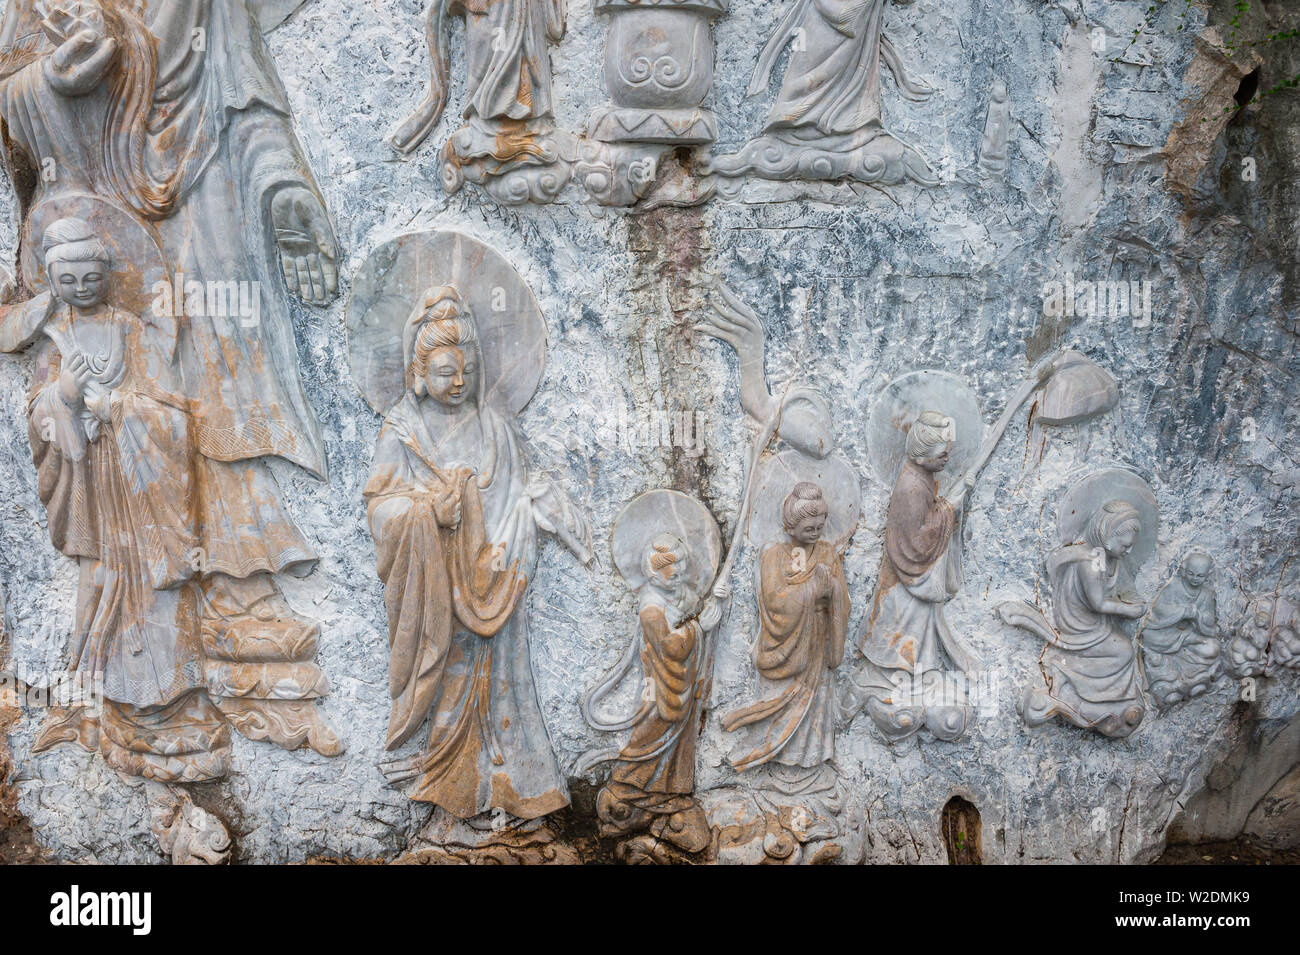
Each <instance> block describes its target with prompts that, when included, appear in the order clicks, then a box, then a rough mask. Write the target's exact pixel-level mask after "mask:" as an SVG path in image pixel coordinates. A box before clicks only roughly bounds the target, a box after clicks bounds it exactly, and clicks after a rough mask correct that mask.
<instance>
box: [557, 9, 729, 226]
mask: <svg viewBox="0 0 1300 955" xmlns="http://www.w3.org/2000/svg"><path fill="white" fill-rule="evenodd" d="M727 3H728V0H597V2H596V5H595V10H596V12H597V13H601V14H605V15H607V16H608V17H609V32H608V34H607V35H606V38H605V67H604V74H605V86H606V89H607V90H608V92H609V96H610V99H611V101H612V102H610V103H609V104H608V105H606V106H602V107H600V108H598V109H596V110H595V111H594V112H593V113H592V114H591V118H590V120H589V121H588V123H587V137H588V141H587V142H586V143H584V148H583V153H584V155H583V160H584V162H583V164H582V167H581V169H580V173H581V175H582V178H583V185H584V186H585V187H586V189H587V192H588V193H589V194H590V195H591V196H592V198H594V199H595V200H596V201H597V202H598V203H600V204H602V205H630V204H632V203H633V202H636V201H637V199H639V198H640V197H641V196H643V195H644V194H645V193H646V191H647V190H648V189H649V186H650V184H651V183H653V182H654V181H655V179H656V178H657V172H658V170H657V166H658V161H659V159H660V158H661V157H662V156H663V154H664V153H665V152H667V149H668V148H669V147H681V146H685V147H695V146H703V145H707V144H709V143H712V142H713V141H714V140H715V139H716V138H717V135H718V123H717V119H716V117H715V116H714V115H713V113H712V112H711V111H710V110H708V109H705V108H704V106H703V105H702V104H703V103H704V98H705V97H706V96H707V95H708V92H709V88H710V87H711V86H712V85H713V34H712V32H711V27H710V24H711V23H712V21H713V20H714V19H716V18H718V17H720V16H722V15H723V14H725V13H726V12H727Z"/></svg>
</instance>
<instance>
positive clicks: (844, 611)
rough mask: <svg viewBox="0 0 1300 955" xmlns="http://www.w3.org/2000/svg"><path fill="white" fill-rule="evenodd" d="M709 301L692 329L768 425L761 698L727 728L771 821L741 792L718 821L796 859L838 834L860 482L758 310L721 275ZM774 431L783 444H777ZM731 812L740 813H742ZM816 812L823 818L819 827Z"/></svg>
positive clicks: (757, 461) (758, 659)
mask: <svg viewBox="0 0 1300 955" xmlns="http://www.w3.org/2000/svg"><path fill="white" fill-rule="evenodd" d="M711 305H712V310H711V312H710V314H708V315H707V317H706V318H705V319H704V320H703V321H701V322H699V323H698V324H696V325H695V330H696V331H700V332H703V333H705V334H707V335H710V336H712V337H714V338H717V339H718V340H719V341H722V342H725V343H727V344H728V345H730V346H731V347H732V348H733V349H734V350H735V351H736V354H737V357H738V358H739V366H740V400H741V407H742V408H743V410H744V411H745V412H746V414H747V415H748V416H749V417H750V418H751V420H753V421H754V422H755V423H756V424H757V425H758V426H759V428H760V434H759V437H758V439H757V440H756V442H755V444H754V448H753V453H752V454H751V458H752V459H753V460H752V461H751V464H750V480H749V481H747V488H746V497H745V500H744V501H742V513H741V519H742V520H743V519H744V517H745V516H746V515H747V516H748V521H747V528H746V530H747V534H748V537H749V539H750V541H752V542H753V543H754V544H755V545H756V546H757V547H758V548H759V560H758V564H757V566H756V567H755V572H756V576H757V578H758V587H757V591H758V596H759V622H760V633H759V636H758V639H757V642H756V643H755V644H754V646H753V648H752V651H753V657H754V663H755V668H756V669H757V671H758V677H759V695H760V697H761V699H760V700H759V701H757V702H755V703H753V704H751V705H750V706H747V707H743V708H741V709H740V710H737V711H736V712H733V713H730V714H728V715H726V716H725V717H724V718H723V728H724V730H725V731H726V732H728V733H735V734H736V737H737V738H736V744H735V748H734V750H733V753H732V755H731V762H732V765H733V766H734V767H735V768H736V769H737V770H739V771H741V772H747V771H751V770H758V775H759V778H758V779H757V780H755V781H753V782H751V785H753V786H755V787H757V788H756V790H755V795H754V796H753V799H757V800H759V802H760V803H761V805H762V806H763V807H764V808H763V810H762V814H763V816H764V818H767V820H768V823H767V824H765V826H764V827H763V829H762V832H761V834H760V833H758V830H753V831H751V830H752V827H751V826H750V825H749V824H748V822H746V821H745V820H746V818H747V816H746V814H747V813H748V812H749V811H750V810H751V809H752V807H749V808H746V806H747V805H748V803H746V802H745V800H744V799H742V800H741V803H740V804H739V805H737V804H735V803H736V801H735V800H734V799H731V800H728V799H722V798H720V799H719V801H718V811H719V813H720V822H719V826H720V830H721V831H723V832H724V833H730V835H724V836H723V837H722V839H723V842H724V843H729V842H731V841H734V840H735V839H739V838H741V836H742V835H743V834H745V833H749V834H750V835H755V836H756V837H757V836H758V835H761V838H762V840H764V842H765V844H768V845H769V847H770V846H776V847H777V849H778V850H779V851H777V854H776V855H775V856H773V858H779V859H780V860H781V861H791V859H792V858H798V857H801V856H802V854H803V853H802V850H800V851H798V852H796V851H795V850H796V848H797V847H798V846H801V845H803V843H804V842H806V841H808V840H809V839H827V838H833V837H834V836H835V835H837V834H838V827H837V823H836V821H835V817H836V815H837V814H838V812H839V810H840V809H841V808H842V802H843V799H842V793H841V791H840V786H839V781H838V779H837V776H836V773H835V768H834V765H833V763H832V760H833V759H834V755H835V722H836V715H837V713H836V706H835V683H834V670H835V668H836V667H838V666H839V664H840V662H841V660H842V659H843V655H844V640H845V636H846V630H847V627H848V614H849V594H848V585H847V582H846V580H845V577H844V568H843V554H844V550H845V549H846V548H847V547H848V543H849V539H850V538H851V537H852V535H853V532H854V529H855V528H856V527H857V523H858V516H859V513H860V512H861V504H862V502H861V491H860V490H859V488H858V479H857V475H856V473H855V472H854V470H853V468H852V466H851V465H850V464H849V463H848V461H847V460H846V459H845V458H844V456H843V455H842V454H840V453H839V452H838V451H837V450H836V446H835V439H834V427H833V421H832V418H831V410H830V405H829V404H828V403H827V401H826V399H825V397H824V396H823V395H822V394H821V393H820V392H819V391H817V390H816V389H814V388H811V387H808V386H804V385H795V384H793V383H791V384H789V385H788V386H787V387H786V388H785V389H784V390H783V391H782V393H781V395H780V396H779V397H778V396H777V395H774V394H773V393H772V392H771V391H770V390H769V388H768V383H767V376H766V371H765V365H766V361H765V341H764V333H763V326H762V324H761V322H760V321H759V320H758V317H757V315H755V313H754V311H753V310H752V309H751V308H750V307H749V306H748V305H746V304H745V303H744V302H743V301H742V300H741V299H740V298H739V297H738V296H737V295H736V294H735V293H734V292H733V291H732V290H731V289H729V288H727V287H726V285H724V284H722V283H721V282H718V283H715V287H714V292H713V295H712V297H711ZM774 440H779V441H780V442H781V444H783V445H784V446H785V447H784V450H782V451H780V452H779V453H770V452H769V450H768V448H769V445H770V444H771V443H772V442H773V441H774ZM733 549H734V548H733ZM753 799H750V800H749V801H750V802H752V801H753ZM729 813H731V814H734V813H739V816H737V817H736V818H735V819H734V820H733V819H732V818H731V815H729ZM792 814H793V815H792ZM814 818H815V819H819V820H820V824H818V825H812V824H811V822H810V820H812V819H814ZM795 823H799V824H798V825H796V824H795ZM792 826H793V828H792ZM777 833H781V835H780V836H778V835H777ZM781 847H784V848H783V849H782V848H781ZM733 848H736V849H737V851H740V850H739V849H738V847H737V846H733ZM764 851H765V852H766V849H765V850H764ZM769 854H770V853H769ZM812 854H813V855H816V854H817V851H814V852H813V853H812Z"/></svg>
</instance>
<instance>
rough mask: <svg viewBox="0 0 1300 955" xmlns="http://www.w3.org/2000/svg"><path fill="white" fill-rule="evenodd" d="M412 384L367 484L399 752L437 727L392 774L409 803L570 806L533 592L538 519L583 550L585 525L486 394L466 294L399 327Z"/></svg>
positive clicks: (444, 295) (468, 808)
mask: <svg viewBox="0 0 1300 955" xmlns="http://www.w3.org/2000/svg"><path fill="white" fill-rule="evenodd" d="M403 354H404V355H406V356H408V359H409V363H408V366H407V389H406V393H405V394H404V395H403V397H402V398H401V399H400V400H399V401H398V402H397V404H396V405H394V406H393V408H392V409H391V410H390V411H389V413H388V414H387V416H386V417H385V419H384V424H383V427H382V429H381V430H380V434H379V439H378V442H377V444H376V447H375V458H374V463H373V465H372V467H371V474H370V480H369V482H368V483H367V484H366V488H365V491H364V494H365V498H366V502H367V507H368V514H369V519H370V528H371V533H372V535H373V537H374V539H375V549H376V554H377V556H378V561H379V576H380V578H381V579H382V580H383V581H384V590H385V601H386V604H387V608H388V626H389V665H388V673H389V692H390V694H391V696H392V699H393V708H392V712H391V715H390V718H389V723H388V736H387V748H388V749H389V750H395V749H397V748H399V747H400V746H402V745H403V744H404V743H405V742H406V741H407V740H409V739H411V738H412V737H413V736H415V734H416V733H417V732H418V731H419V730H420V729H421V727H422V726H423V725H424V724H425V722H426V720H427V722H428V726H429V735H428V741H427V743H426V744H425V745H424V746H423V747H422V748H421V750H420V751H419V752H418V753H417V754H416V755H415V756H413V757H410V758H400V759H393V760H391V761H389V762H388V763H386V764H384V766H383V767H382V768H383V769H384V772H385V774H386V775H387V776H388V778H389V780H390V782H392V783H393V784H395V785H400V786H402V787H403V788H404V789H405V791H406V792H407V793H408V795H410V797H411V798H412V799H417V800H421V801H425V802H431V803H435V804H437V805H439V806H441V807H443V808H444V809H446V810H447V811H448V812H450V813H452V814H453V815H454V816H456V817H458V818H461V819H469V818H471V817H474V816H476V815H478V814H480V813H484V812H488V811H490V810H493V809H501V810H504V811H505V812H507V813H509V814H510V815H512V816H515V817H517V818H520V819H535V818H538V817H540V816H544V815H546V814H547V813H550V812H554V811H555V810H556V809H559V808H561V807H563V806H566V805H568V802H569V795H568V788H567V786H566V784H565V780H564V777H563V775H561V773H560V771H559V767H558V766H557V764H556V760H555V754H554V752H553V751H552V749H551V740H550V736H549V735H548V733H547V730H546V724H545V723H544V722H543V719H542V712H541V707H540V705H539V703H538V700H537V691H536V687H535V685H534V681H533V673H532V664H531V657H530V651H529V634H528V616H527V609H526V607H525V605H524V602H523V600H524V594H525V590H526V588H527V586H528V584H529V582H530V581H531V580H532V578H533V575H534V573H535V571H536V567H537V545H538V531H539V528H541V529H545V530H548V531H550V532H552V533H556V534H557V535H558V536H559V537H560V538H561V539H562V540H565V541H566V542H567V543H569V545H570V546H571V547H573V548H574V549H575V551H576V552H577V553H578V554H579V556H580V557H582V558H584V559H585V558H586V556H587V555H586V544H585V542H586V541H587V540H588V539H589V537H588V535H589V531H588V530H587V528H586V524H585V522H584V521H583V520H582V519H581V517H580V516H579V515H578V514H577V513H576V512H575V511H574V510H573V509H572V507H571V506H570V505H569V503H568V502H567V500H565V499H564V498H563V496H562V493H561V492H560V491H559V489H558V488H556V487H555V486H554V485H553V484H551V483H550V482H549V481H546V480H536V479H532V478H530V474H529V467H528V463H527V460H526V458H525V455H524V449H523V447H522V445H521V443H520V440H519V438H518V436H517V435H516V434H515V431H514V427H513V424H512V422H511V421H510V420H509V419H508V418H506V417H505V416H504V415H503V414H502V413H501V412H500V411H498V410H497V409H496V408H495V407H493V406H492V405H491V404H488V403H486V402H485V400H484V395H485V393H486V390H485V387H484V371H483V362H482V353H481V349H480V347H479V333H478V331H477V328H476V325H475V320H474V317H473V315H472V313H471V312H470V310H469V308H468V306H467V305H466V303H465V302H464V301H463V300H462V298H461V296H460V294H459V293H458V292H457V291H456V289H455V288H454V287H451V286H441V287H437V288H434V289H431V290H429V291H428V292H427V293H426V295H425V296H424V298H423V299H422V300H421V302H420V303H419V304H418V305H417V307H416V308H415V310H414V311H413V312H412V314H411V317H410V319H409V320H408V322H407V325H406V329H405V333H404V335H403Z"/></svg>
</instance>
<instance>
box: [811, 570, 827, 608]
mask: <svg viewBox="0 0 1300 955" xmlns="http://www.w3.org/2000/svg"><path fill="white" fill-rule="evenodd" d="M813 592H814V593H815V594H816V595H817V599H818V600H829V599H830V595H831V572H830V569H829V568H828V567H827V566H826V565H825V564H818V565H817V566H815V567H814V568H813Z"/></svg>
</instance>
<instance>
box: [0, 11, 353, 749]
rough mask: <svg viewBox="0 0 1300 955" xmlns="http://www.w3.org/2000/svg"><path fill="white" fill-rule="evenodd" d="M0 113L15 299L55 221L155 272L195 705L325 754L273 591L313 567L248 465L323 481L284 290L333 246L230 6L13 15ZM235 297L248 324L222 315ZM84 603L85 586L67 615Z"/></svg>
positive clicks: (291, 621) (154, 370)
mask: <svg viewBox="0 0 1300 955" xmlns="http://www.w3.org/2000/svg"><path fill="white" fill-rule="evenodd" d="M0 117H3V121H4V123H3V128H4V135H5V146H6V147H7V148H6V150H5V158H6V161H7V162H8V163H9V167H10V170H9V171H10V175H11V180H12V181H13V182H14V183H16V184H17V185H18V192H19V195H18V199H19V207H20V209H21V212H22V215H23V217H24V223H25V225H24V248H25V255H24V259H23V263H22V265H23V269H22V276H21V283H20V291H26V292H29V293H37V292H39V291H40V289H41V288H42V286H43V285H44V284H45V282H46V277H45V274H44V273H45V266H44V264H43V263H42V262H41V260H40V259H41V257H40V256H39V255H37V254H35V252H34V250H35V249H38V248H39V247H40V236H41V234H42V233H43V232H44V230H45V226H46V225H47V224H48V223H50V222H51V221H53V220H54V219H56V218H59V217H60V216H61V215H66V212H64V211H62V210H67V209H69V208H75V209H78V210H95V209H98V210H101V211H103V210H108V211H109V212H111V215H108V219H113V217H116V221H119V222H121V223H123V224H124V227H123V231H124V232H131V233H133V234H134V233H138V234H139V235H142V236H144V237H146V239H147V241H148V242H149V243H150V245H151V247H152V248H153V251H154V253H155V254H156V255H157V256H158V257H159V258H160V260H161V261H162V262H163V264H164V266H165V274H164V280H163V281H162V282H161V283H159V285H158V287H157V289H155V290H154V296H155V302H154V308H153V311H154V312H155V316H154V317H160V316H166V317H167V318H168V319H169V320H170V322H171V324H172V326H173V328H174V331H173V339H172V340H171V341H168V342H166V343H165V346H164V347H162V348H161V350H160V351H159V353H158V354H157V355H156V356H155V359H156V360H155V361H154V363H153V366H151V368H150V374H151V375H153V376H154V377H155V378H159V377H165V376H169V375H170V376H174V378H175V381H176V385H175V389H176V392H177V393H178V394H179V396H180V397H181V398H183V404H184V408H185V409H186V412H187V414H188V419H187V420H188V425H187V428H188V437H187V443H186V447H187V448H189V449H190V455H191V457H190V467H189V468H188V469H187V471H190V472H192V473H191V477H192V482H191V484H190V485H189V487H188V489H187V498H186V499H187V501H189V502H190V506H192V507H193V508H194V509H195V513H194V517H193V522H194V524H195V526H196V527H198V528H201V529H202V539H201V540H199V541H198V542H197V546H196V547H195V548H193V549H192V550H191V552H189V553H187V554H185V555H184V558H185V559H186V560H188V561H189V562H190V564H191V565H192V568H193V569H194V570H195V571H196V574H195V579H196V581H197V582H198V583H199V585H200V592H199V594H197V595H196V597H197V599H198V600H199V604H200V606H199V609H198V611H197V612H196V613H194V614H190V615H188V616H184V617H182V618H178V620H177V622H176V626H178V627H183V628H185V629H186V631H187V632H186V634H185V639H186V640H188V641H199V640H201V642H202V646H203V657H204V665H203V670H204V680H205V683H206V686H207V689H208V693H209V696H210V697H211V699H212V700H213V702H214V703H215V704H216V705H217V706H218V707H219V708H220V709H221V711H222V714H223V715H224V717H225V718H226V719H228V720H229V721H230V722H232V723H233V724H234V725H235V726H236V728H238V729H239V730H240V731H241V732H243V733H245V734H246V735H248V736H250V737H251V738H254V739H270V740H272V741H274V742H276V743H278V744H280V745H282V746H285V747H287V748H296V747H298V746H303V745H307V746H311V747H312V748H313V749H316V750H317V751H318V752H321V753H325V754H328V755H335V754H337V753H339V752H341V750H342V745H341V741H340V740H339V738H338V736H337V734H335V733H334V731H333V729H332V728H330V727H329V726H328V724H327V723H326V722H325V720H324V718H323V717H322V716H321V715H320V713H319V711H318V709H317V707H316V706H315V705H314V703H313V701H314V700H315V698H317V697H319V696H321V695H323V694H324V693H325V692H326V691H327V689H328V682H327V681H326V680H325V678H324V675H323V674H322V673H321V672H320V670H319V668H318V667H317V666H316V664H315V663H314V661H313V659H312V658H313V656H314V654H315V647H316V641H317V636H318V631H319V628H318V627H317V625H316V624H314V623H312V622H310V621H307V620H303V619H301V618H299V617H297V616H296V615H295V614H294V613H293V611H292V610H291V609H290V608H289V606H288V604H287V603H286V602H285V601H284V599H283V597H282V596H281V594H280V592H279V588H278V586H277V585H276V583H275V582H274V579H273V575H274V574H277V573H280V572H285V571H287V572H292V573H306V572H308V571H310V570H311V568H312V567H313V566H314V563H315V559H316V557H315V554H314V552H313V550H312V548H311V546H310V545H309V544H308V542H307V541H306V540H304V539H303V537H302V535H301V534H300V532H299V531H298V529H297V527H296V526H295V525H294V522H293V520H292V518H291V517H290V516H289V515H288V514H287V513H286V511H285V510H284V508H283V506H282V503H281V495H280V491H279V488H278V487H277V486H276V483H275V481H274V479H273V477H272V475H271V472H270V470H269V468H268V465H267V462H266V460H265V459H266V458H267V457H270V456H276V457H280V458H283V459H284V460H287V461H290V462H292V463H294V464H297V465H300V466H302V467H303V468H305V469H306V470H308V471H309V472H311V473H313V474H316V475H319V476H323V475H324V472H325V462H324V456H323V453H322V444H321V439H320V434H319V429H318V426H317V422H316V418H315V415H314V413H313V412H312V410H311V408H310V407H309V405H308V403H307V401H306V398H305V396H304V394H303V389H302V385H301V382H300V379H299V373H298V364H297V349H296V346H295V344H294V339H293V332H292V327H291V325H290V321H289V310H288V302H287V298H286V295H285V286H286V285H287V287H288V289H289V291H292V292H295V293H297V294H298V295H299V296H300V297H302V298H303V299H304V300H306V301H309V302H312V303H316V304H324V303H325V302H326V301H327V300H328V299H329V298H330V297H331V296H332V295H333V294H334V292H335V287H336V273H335V270H334V264H333V261H334V257H335V255H336V249H335V244H334V238H333V234H332V231H331V228H330V225H329V221H328V218H327V216H326V213H325V207H324V203H323V202H322V200H321V197H320V193H319V191H318V189H317V188H316V185H315V183H314V182H313V181H312V179H311V175H310V173H309V172H308V169H307V166H306V163H305V161H304V159H303V157H302V153H301V150H300V148H299V146H298V143H297V140H296V138H295V137H294V134H293V132H292V128H291V122H290V116H289V106H288V102H287V100H286V98H285V95H284V90H283V88H282V86H281V84H280V81H279V78H278V77H277V76H276V73H275V70H274V67H273V65H272V63H271V59H270V56H269V54H268V53H267V50H266V46H265V44H264V42H263V40H262V36H261V33H260V32H259V29H258V27H257V24H256V22H255V19H254V16H253V14H252V13H251V12H250V7H249V5H248V4H247V3H245V2H244V0H143V2H127V0H49V2H47V3H43V4H38V3H36V2H34V0H13V2H11V3H10V4H9V5H8V8H7V9H6V11H5V15H4V20H3V23H2V24H0ZM109 238H112V239H113V240H114V241H115V242H117V243H118V244H119V246H120V245H122V244H123V243H125V244H127V245H129V244H130V242H129V241H127V240H128V239H130V236H126V235H123V234H119V235H115V236H112V237H109ZM145 265H146V263H145V262H142V261H129V262H128V261H119V262H116V263H114V266H115V269H116V270H117V272H118V281H117V284H118V285H119V286H122V285H128V284H131V283H134V284H135V285H137V286H138V285H139V284H140V283H141V281H142V275H143V273H144V270H145ZM232 288H233V289H235V291H232ZM241 290H242V291H241ZM131 291H133V292H134V293H135V294H136V295H137V296H138V295H140V294H142V292H143V290H142V289H140V288H138V287H137V288H134V289H132V290H131ZM214 293H215V294H214ZM232 296H233V299H232ZM241 296H243V297H244V298H245V299H247V301H246V304H247V305H248V306H249V309H248V312H247V314H246V315H245V314H243V313H240V312H238V311H236V310H235V307H233V306H232V304H231V303H232V301H240V300H241ZM218 299H219V300H220V301H219V302H218V301H217V300H218ZM25 314H26V315H27V316H28V318H29V319H31V318H34V317H37V316H36V313H32V312H30V311H28V312H26V313H25ZM41 334H42V327H41V322H40V321H39V320H26V319H21V318H20V317H19V314H18V313H16V312H11V313H9V314H8V315H6V317H5V320H4V321H3V323H0V348H3V350H5V351H18V350H21V349H25V348H27V347H28V346H30V345H32V344H33V343H35V342H37V341H39V340H40V337H41ZM124 453H128V452H124ZM142 453H143V452H142ZM122 519H123V520H146V519H147V518H146V517H145V516H144V515H123V516H122ZM146 526H147V525H146ZM136 530H137V532H144V531H145V526H140V527H137V528H136ZM155 543H156V542H155ZM151 558H153V559H157V557H156V555H152V554H151ZM168 559H177V555H175V554H168ZM147 585H148V583H147V581H143V580H141V581H133V586H147ZM89 599H91V597H90V596H89V595H88V594H87V592H86V588H85V587H83V588H82V591H81V593H80V595H79V601H80V602H81V604H82V605H83V606H84V605H85V602H86V601H87V600H89ZM85 623H86V621H85V620H81V621H79V623H78V627H79V628H80V629H84V625H85ZM210 716H211V714H204V715H203V716H202V718H201V719H197V721H196V719H191V718H189V717H187V716H186V715H184V714H179V713H178V714H161V715H158V716H157V720H155V721H154V722H155V723H157V724H158V725H156V726H152V727H150V728H141V729H140V730H139V732H138V733H137V734H136V740H135V742H136V743H137V744H138V745H139V746H141V747H144V746H149V747H152V748H154V749H157V750H160V751H165V750H166V749H167V742H166V739H167V737H168V736H169V735H170V734H181V735H184V734H187V733H190V732H191V727H192V726H206V725H207V722H208V720H209V718H210ZM78 732H80V730H74V729H72V728H66V729H65V730H61V731H56V732H54V733H53V735H46V736H44V737H43V738H42V741H41V743H42V744H43V745H44V744H50V743H53V742H59V741H62V740H65V739H71V738H75V737H76V736H77V733H78ZM145 740H149V741H150V742H149V743H147V744H146V742H144V741H145ZM205 775H209V774H208V773H206V772H205Z"/></svg>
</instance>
